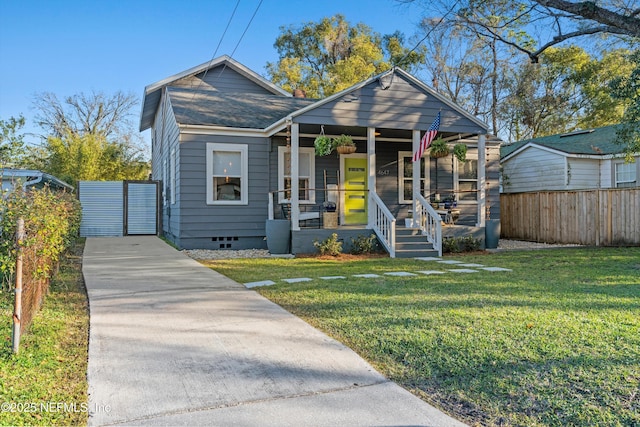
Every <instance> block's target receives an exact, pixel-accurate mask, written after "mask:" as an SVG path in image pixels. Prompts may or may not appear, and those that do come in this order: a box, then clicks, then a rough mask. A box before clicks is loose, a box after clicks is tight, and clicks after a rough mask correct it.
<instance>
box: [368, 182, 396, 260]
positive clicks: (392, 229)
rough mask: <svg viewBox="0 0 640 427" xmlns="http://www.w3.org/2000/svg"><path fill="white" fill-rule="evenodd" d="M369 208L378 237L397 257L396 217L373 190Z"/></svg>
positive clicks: (370, 193)
mask: <svg viewBox="0 0 640 427" xmlns="http://www.w3.org/2000/svg"><path fill="white" fill-rule="evenodd" d="M369 209H370V212H371V217H370V218H371V219H372V221H370V222H371V224H370V225H371V227H372V228H373V231H374V232H375V233H376V235H377V236H378V239H379V240H380V242H381V243H382V245H383V246H384V247H385V249H386V250H387V251H388V252H389V256H390V257H391V258H395V257H396V219H395V217H394V216H393V215H392V214H391V211H389V209H388V208H387V207H386V206H385V204H384V202H383V201H382V199H380V197H379V196H378V195H377V194H376V193H375V192H373V191H370V192H369Z"/></svg>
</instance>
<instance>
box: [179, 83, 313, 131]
mask: <svg viewBox="0 0 640 427" xmlns="http://www.w3.org/2000/svg"><path fill="white" fill-rule="evenodd" d="M167 93H168V95H169V100H170V101H171V106H172V107H173V112H174V114H175V116H176V121H177V122H178V123H179V124H181V125H214V126H225V127H233V128H251V129H264V128H266V127H268V126H269V125H272V124H273V123H275V122H277V121H278V120H280V119H282V118H283V117H287V116H289V115H290V114H292V113H293V112H294V111H297V110H299V109H301V108H304V107H306V106H308V105H310V104H313V103H315V102H316V100H315V99H309V98H293V97H284V96H277V95H261V94H250V95H247V94H245V93H229V92H220V91H217V90H202V89H200V90H195V89H188V88H178V87H169V88H167ZM221 105H224V108H220V106H221Z"/></svg>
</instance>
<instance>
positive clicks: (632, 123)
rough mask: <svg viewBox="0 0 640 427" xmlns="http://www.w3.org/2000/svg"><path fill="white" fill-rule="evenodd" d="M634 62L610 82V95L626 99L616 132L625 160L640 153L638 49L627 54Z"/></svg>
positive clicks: (639, 57)
mask: <svg viewBox="0 0 640 427" xmlns="http://www.w3.org/2000/svg"><path fill="white" fill-rule="evenodd" d="M629 59H630V61H631V62H632V63H633V64H634V68H633V71H632V72H631V73H629V75H628V76H623V77H617V78H615V79H614V80H613V81H612V82H611V84H610V88H611V90H612V95H613V97H614V98H616V99H623V100H627V101H628V106H627V108H626V109H625V111H624V116H623V123H622V126H621V129H619V130H618V131H617V132H616V133H617V142H618V143H619V144H622V145H624V146H625V147H626V153H627V160H629V161H631V160H632V159H633V154H635V153H640V50H636V51H635V52H633V53H632V54H630V55H629Z"/></svg>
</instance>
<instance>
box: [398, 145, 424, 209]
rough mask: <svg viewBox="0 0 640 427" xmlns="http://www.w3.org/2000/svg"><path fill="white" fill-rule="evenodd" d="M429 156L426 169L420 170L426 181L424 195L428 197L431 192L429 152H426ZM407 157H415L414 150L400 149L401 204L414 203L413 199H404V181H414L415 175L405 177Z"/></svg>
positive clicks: (399, 197) (399, 194)
mask: <svg viewBox="0 0 640 427" xmlns="http://www.w3.org/2000/svg"><path fill="white" fill-rule="evenodd" d="M425 155H426V156H427V157H426V158H425V161H424V170H423V171H420V176H421V177H422V180H423V181H424V192H425V193H426V194H423V195H422V196H423V197H427V196H428V194H429V185H430V184H429V153H427V154H425ZM405 157H413V152H411V151H398V203H399V204H401V205H408V204H411V203H413V200H405V199H404V181H405V180H410V181H413V176H411V177H410V178H408V177H407V178H405V177H404V158H405Z"/></svg>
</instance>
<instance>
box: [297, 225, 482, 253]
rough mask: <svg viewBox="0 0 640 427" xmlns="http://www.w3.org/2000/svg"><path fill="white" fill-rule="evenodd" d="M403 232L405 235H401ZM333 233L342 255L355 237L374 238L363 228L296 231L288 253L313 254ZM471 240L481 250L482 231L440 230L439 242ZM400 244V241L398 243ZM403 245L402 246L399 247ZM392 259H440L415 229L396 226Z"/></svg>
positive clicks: (466, 228)
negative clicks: (429, 257) (440, 240)
mask: <svg viewBox="0 0 640 427" xmlns="http://www.w3.org/2000/svg"><path fill="white" fill-rule="evenodd" d="M405 232H406V233H405ZM333 233H336V234H337V235H338V241H340V242H342V249H343V251H344V252H345V253H349V252H351V250H352V248H353V240H352V239H357V238H358V237H368V236H370V235H371V234H375V232H374V230H373V229H371V228H367V227H366V226H338V227H337V228H331V229H328V228H300V230H298V231H294V232H292V233H291V253H292V254H294V255H299V254H309V253H316V252H317V251H318V250H317V249H316V247H315V246H314V245H313V242H316V241H318V242H322V241H323V240H326V239H327V238H329V237H330V236H331V235H332V234H333ZM403 235H405V236H406V235H409V236H416V237H417V238H416V239H414V240H416V241H420V240H421V241H423V242H424V243H425V245H421V247H420V248H416V247H415V243H413V242H411V237H409V239H407V238H405V237H404V236H403ZM468 236H471V237H473V238H475V239H478V240H479V241H480V249H484V248H485V245H484V237H485V233H484V228H483V227H472V226H466V225H445V226H443V227H442V238H443V239H447V238H453V237H468ZM400 240H404V241H400ZM403 245H404V246H403ZM377 246H378V247H377V249H378V250H380V251H385V249H384V246H383V245H382V244H381V243H380V241H379V240H378V242H377ZM395 247H396V249H395V256H396V257H398V258H408V257H416V256H440V255H439V254H438V251H437V250H436V249H435V248H434V247H433V246H432V245H430V244H428V243H426V239H425V238H424V236H422V234H421V232H420V230H419V229H418V228H407V227H404V224H402V225H399V226H398V227H397V229H396V245H395Z"/></svg>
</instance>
